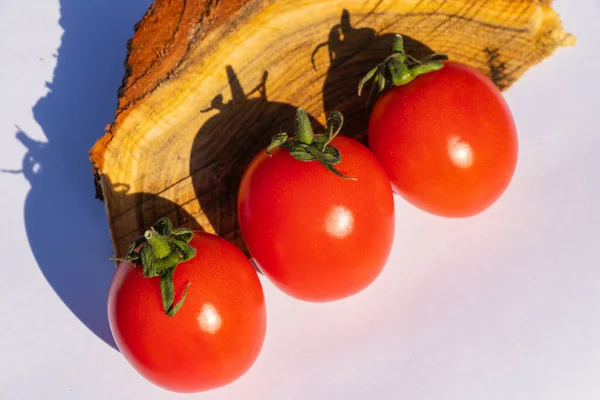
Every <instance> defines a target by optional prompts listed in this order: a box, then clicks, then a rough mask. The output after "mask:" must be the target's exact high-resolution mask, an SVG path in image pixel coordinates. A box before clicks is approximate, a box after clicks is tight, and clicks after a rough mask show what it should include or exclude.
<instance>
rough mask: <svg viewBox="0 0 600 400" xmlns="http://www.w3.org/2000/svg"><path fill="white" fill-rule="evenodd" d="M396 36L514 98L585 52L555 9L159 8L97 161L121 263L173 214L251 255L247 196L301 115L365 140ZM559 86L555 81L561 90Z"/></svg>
mask: <svg viewBox="0 0 600 400" xmlns="http://www.w3.org/2000/svg"><path fill="white" fill-rule="evenodd" d="M394 33H400V34H402V35H403V36H405V42H406V47H407V50H408V51H409V52H410V53H412V54H413V55H415V56H417V57H421V56H424V55H426V54H429V53H431V52H439V53H446V54H448V55H449V56H450V58H451V59H454V60H457V61H461V62H464V63H467V64H470V65H472V66H474V67H476V68H478V69H480V70H481V71H483V72H484V73H486V74H487V75H488V76H490V77H491V78H492V79H493V80H494V82H495V83H496V84H497V85H498V87H500V88H501V89H503V90H504V89H507V88H508V87H510V85H511V84H513V83H514V82H515V81H516V80H517V79H519V78H520V77H521V76H522V75H523V74H524V73H525V71H527V70H528V69H529V68H530V67H532V66H534V65H535V64H537V63H539V62H540V61H542V60H543V59H544V58H546V57H548V56H550V55H551V54H552V53H553V52H554V51H555V50H556V49H557V48H558V47H560V46H568V45H571V44H573V43H574V37H573V36H571V35H570V34H568V33H566V32H565V31H564V30H563V29H562V27H561V22H560V20H559V17H558V16H557V14H556V13H555V12H554V10H553V9H552V8H551V6H550V1H549V0H470V1H467V0H404V1H394V0H343V1H341V0H321V1H316V0H280V1H275V0H199V1H185V0H169V1H167V0H156V2H155V3H154V4H153V5H152V6H151V7H150V9H149V10H148V12H147V13H146V15H145V16H144V18H143V19H142V21H140V22H139V23H138V24H137V25H136V32H135V35H134V37H133V38H132V39H131V41H130V42H129V44H128V46H129V55H128V58H127V62H126V74H125V77H124V80H123V86H122V87H121V89H120V91H119V105H118V110H117V111H116V115H115V120H114V122H113V123H112V124H111V125H110V126H109V127H108V129H107V132H106V135H105V136H104V137H103V138H101V139H100V140H99V141H98V142H97V143H96V145H95V146H94V147H93V149H92V150H91V162H92V164H93V168H94V174H95V177H96V179H97V184H98V185H97V187H98V190H99V194H100V196H101V197H102V198H103V199H104V201H105V204H106V211H107V215H108V218H109V220H110V229H111V235H112V239H113V243H114V247H115V252H116V254H117V255H122V254H123V253H124V251H125V249H126V247H127V245H128V244H129V242H130V241H131V240H132V239H133V238H134V237H135V236H137V235H139V234H140V233H141V232H142V231H143V230H144V229H146V228H147V227H148V226H150V225H151V224H153V223H154V222H155V221H156V220H157V219H158V218H160V217H161V216H163V215H169V216H170V217H171V218H172V219H173V221H174V223H175V224H177V225H182V226H187V227H190V228H194V229H203V230H205V231H207V232H212V233H217V234H219V235H221V236H223V237H225V238H227V239H228V240H231V241H232V242H234V243H235V244H237V245H238V246H240V248H242V249H244V244H243V240H242V238H241V237H240V233H239V230H238V226H237V216H236V195H237V186H238V183H239V180H240V177H241V174H242V172H243V170H244V167H245V166H246V164H247V162H248V161H249V160H250V158H251V157H252V156H253V155H254V154H255V153H256V152H257V151H259V150H260V149H261V148H263V147H264V146H265V145H266V144H267V143H268V142H269V139H270V137H271V136H272V135H273V134H275V133H277V132H278V131H279V130H280V129H281V128H283V129H285V130H287V131H288V132H291V130H292V126H293V120H294V113H295V110H296V108H297V107H300V106H302V107H305V108H306V109H307V111H308V112H309V113H310V114H311V116H312V117H313V118H314V123H315V125H318V124H319V123H320V124H323V123H324V122H325V116H326V114H327V113H329V112H330V111H332V110H334V109H337V110H339V111H341V112H342V113H344V115H345V116H346V123H345V130H344V131H343V133H344V134H347V135H350V136H353V137H356V138H359V139H360V140H364V138H365V132H366V125H367V119H368V115H369V109H368V107H365V106H364V102H365V98H364V97H361V98H359V97H358V96H357V95H356V86H357V83H358V81H359V79H360V78H361V76H362V75H363V74H364V73H365V72H366V71H367V70H368V69H369V68H371V67H372V66H374V65H375V64H377V63H378V62H380V61H381V59H382V58H383V57H385V56H386V55H388V54H389V52H390V49H391V45H392V38H393V34H394ZM549 84H551V83H550V82H549Z"/></svg>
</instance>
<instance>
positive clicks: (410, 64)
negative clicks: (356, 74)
mask: <svg viewBox="0 0 600 400" xmlns="http://www.w3.org/2000/svg"><path fill="white" fill-rule="evenodd" d="M445 59H448V57H447V56H446V55H444V54H432V55H431V56H429V57H428V58H427V59H425V60H423V61H419V60H417V59H415V58H414V57H412V56H411V55H409V54H406V53H405V51H404V39H403V38H402V36H401V35H396V36H395V37H394V44H393V46H392V54H391V55H389V56H388V57H386V58H385V59H384V60H383V62H381V63H380V64H378V65H377V66H375V67H374V68H372V69H371V70H369V72H367V73H366V74H365V76H364V77H363V78H362V79H361V80H360V82H359V84H358V95H359V96H360V95H361V94H362V89H363V87H364V85H365V84H366V83H367V82H368V81H370V80H371V79H373V86H372V88H371V94H373V92H374V91H375V90H377V91H379V92H382V91H383V90H385V86H386V83H387V82H388V79H387V77H386V71H388V72H389V76H390V79H389V80H390V81H391V82H392V84H393V85H394V86H403V85H406V84H408V83H410V82H412V81H413V80H414V79H415V78H416V77H418V76H420V75H423V74H427V73H429V72H433V71H438V70H440V69H442V68H444V63H442V62H441V61H439V60H445Z"/></svg>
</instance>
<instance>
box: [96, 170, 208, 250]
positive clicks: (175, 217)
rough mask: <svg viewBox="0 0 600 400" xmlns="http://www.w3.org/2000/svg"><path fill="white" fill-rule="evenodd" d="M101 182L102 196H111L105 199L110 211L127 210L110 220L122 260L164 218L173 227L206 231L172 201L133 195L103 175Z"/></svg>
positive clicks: (139, 194)
mask: <svg viewBox="0 0 600 400" xmlns="http://www.w3.org/2000/svg"><path fill="white" fill-rule="evenodd" d="M100 182H101V186H102V187H103V188H104V190H103V194H105V195H106V196H109V197H107V198H104V199H103V200H104V201H105V202H107V203H110V204H111V207H110V209H113V210H114V209H119V210H125V211H123V212H120V213H119V214H117V215H110V216H109V218H108V219H110V221H111V237H112V243H113V248H114V250H113V251H114V252H115V253H116V255H117V257H123V256H124V255H125V253H126V251H127V248H128V247H129V245H130V244H131V242H132V241H133V240H134V239H136V238H137V237H139V236H141V235H143V233H144V232H145V231H146V230H148V229H149V228H150V227H151V226H153V225H154V224H155V223H156V222H157V221H158V220H159V219H161V218H163V217H168V218H169V219H170V220H171V222H172V223H173V226H174V227H177V228H183V227H185V228H189V229H191V230H196V231H204V230H203V229H202V227H201V226H200V224H199V223H198V222H197V221H196V219H195V218H194V217H192V215H191V214H189V213H188V212H187V211H185V210H184V209H183V208H182V207H181V206H180V205H178V204H177V203H174V202H172V201H171V200H167V199H165V198H164V197H161V196H158V195H156V194H154V193H132V194H130V193H129V185H127V184H120V183H117V184H114V185H113V184H112V182H110V180H109V179H108V177H107V176H102V177H101V178H100ZM100 182H99V183H100ZM117 232H118V233H117ZM112 233H114V234H112ZM115 235H116V236H115Z"/></svg>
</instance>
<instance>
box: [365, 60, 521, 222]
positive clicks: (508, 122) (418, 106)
mask: <svg viewBox="0 0 600 400" xmlns="http://www.w3.org/2000/svg"><path fill="white" fill-rule="evenodd" d="M444 64H445V65H444V68H442V69H441V70H439V71H434V72H430V73H427V74H425V75H422V76H419V77H417V78H416V79H415V80H414V81H412V82H411V83H409V84H407V85H405V86H398V87H394V88H392V89H390V90H388V91H386V92H385V93H384V94H383V95H382V96H381V97H380V98H379V99H378V100H377V102H376V104H375V106H374V108H373V111H372V113H371V117H370V122H369V147H370V148H371V150H372V151H373V153H375V155H376V156H377V158H378V159H379V161H380V162H381V164H382V165H383V167H384V168H385V170H386V172H387V174H388V175H389V177H390V179H391V181H392V185H393V188H394V191H395V192H397V193H398V194H400V195H401V196H402V197H404V198H405V199H406V200H408V201H409V202H410V203H412V204H413V205H415V206H417V207H419V208H421V209H423V210H426V211H428V212H430V213H433V214H437V215H441V216H446V217H466V216H472V215H475V214H478V213H480V212H482V211H483V210H485V209H487V208H488V207H489V206H490V205H492V204H493V203H494V202H495V201H496V200H497V199H498V198H499V197H500V196H501V195H502V193H504V191H505V189H506V188H507V186H508V184H509V183H510V181H511V179H512V177H513V174H514V171H515V167H516V163H517V153H518V151H517V147H518V146H517V133H516V128H515V124H514V121H513V118H512V115H511V112H510V110H509V108H508V106H507V104H506V102H505V101H504V99H503V97H502V93H501V92H500V91H499V90H498V88H497V87H496V86H495V85H494V84H493V83H492V81H491V80H490V79H488V78H487V77H486V76H485V75H483V74H482V73H481V72H479V71H477V70H476V69H474V68H471V67H469V66H466V65H463V64H459V63H456V62H450V61H448V62H444Z"/></svg>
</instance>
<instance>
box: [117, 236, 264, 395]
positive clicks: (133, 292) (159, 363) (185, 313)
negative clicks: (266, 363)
mask: <svg viewBox="0 0 600 400" xmlns="http://www.w3.org/2000/svg"><path fill="white" fill-rule="evenodd" d="M190 245H192V246H193V247H194V248H196V251H197V253H196V256H195V257H194V258H192V259H191V260H189V261H185V262H183V263H181V264H179V265H178V266H177V268H176V270H175V273H174V276H173V283H174V287H175V296H176V298H179V297H180V296H181V293H183V290H184V288H185V286H186V284H187V283H188V282H190V283H191V284H190V286H189V290H188V293H187V297H186V299H185V301H184V303H183V305H182V307H181V309H180V310H179V311H178V312H177V314H176V315H175V316H173V317H169V316H167V315H166V314H165V312H164V310H163V305H162V302H161V291H160V277H156V278H145V277H144V276H143V273H142V267H141V266H138V267H134V266H133V265H132V264H130V263H128V262H121V263H120V264H119V266H118V269H117V271H116V273H115V275H114V278H113V281H112V283H111V286H110V293H109V300H108V316H109V322H110V328H111V330H112V332H113V336H114V338H115V341H116V343H117V346H118V347H119V350H120V351H121V353H123V355H124V356H125V357H126V358H127V360H128V361H129V362H130V363H131V364H132V365H133V367H134V368H135V369H136V370H137V371H138V372H139V373H140V374H142V375H143V376H144V377H145V378H147V379H148V380H150V381H151V382H153V383H154V384H156V385H158V386H161V387H163V388H165V389H167V390H171V391H176V392H198V391H204V390H208V389H212V388H216V387H218V386H222V385H225V384H227V383H230V382H232V381H234V380H235V379H237V378H238V377H240V376H241V375H242V374H244V373H245V372H246V371H247V370H248V369H249V368H250V366H251V365H252V364H253V363H254V361H255V360H256V358H257V356H258V354H259V352H260V349H261V347H262V344H263V340H264V337H265V329H266V312H265V303H264V297H263V291H262V287H261V284H260V281H259V279H258V276H257V275H256V272H255V271H254V269H253V267H252V265H251V263H250V261H249V260H248V259H247V257H246V256H244V254H243V253H242V252H241V251H240V250H238V249H237V248H236V247H235V246H234V245H232V244H230V243H229V242H227V241H226V240H224V239H222V238H219V237H218V236H215V235H211V234H208V233H200V232H194V237H193V238H192V240H191V242H190Z"/></svg>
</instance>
